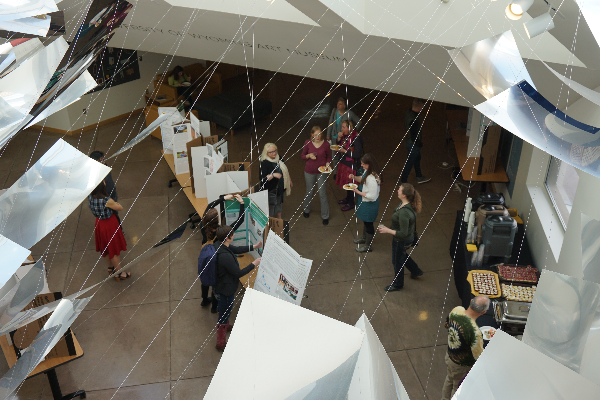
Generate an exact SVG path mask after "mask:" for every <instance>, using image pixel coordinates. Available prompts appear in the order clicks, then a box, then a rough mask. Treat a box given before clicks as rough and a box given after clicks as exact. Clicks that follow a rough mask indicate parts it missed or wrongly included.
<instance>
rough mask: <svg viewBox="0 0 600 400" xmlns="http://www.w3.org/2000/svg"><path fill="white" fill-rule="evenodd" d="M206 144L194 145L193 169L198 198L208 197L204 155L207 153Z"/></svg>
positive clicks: (192, 151) (192, 154) (192, 152)
mask: <svg viewBox="0 0 600 400" xmlns="http://www.w3.org/2000/svg"><path fill="white" fill-rule="evenodd" d="M206 151H207V149H206V146H197V147H192V149H191V154H188V155H189V156H191V157H192V170H191V171H190V173H191V174H193V176H194V193H195V195H196V198H204V197H206V179H205V178H204V156H205V155H206Z"/></svg>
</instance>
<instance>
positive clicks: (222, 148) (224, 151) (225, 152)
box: [215, 139, 229, 162]
mask: <svg viewBox="0 0 600 400" xmlns="http://www.w3.org/2000/svg"><path fill="white" fill-rule="evenodd" d="M215 147H216V148H217V150H218V152H219V153H221V155H222V156H223V159H224V160H225V162H229V149H228V147H227V140H225V139H221V140H219V142H218V143H216V144H215Z"/></svg>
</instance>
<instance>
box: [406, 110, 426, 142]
mask: <svg viewBox="0 0 600 400" xmlns="http://www.w3.org/2000/svg"><path fill="white" fill-rule="evenodd" d="M418 116H419V113H418V112H415V111H413V110H412V109H410V110H408V111H407V112H406V113H405V114H404V130H405V131H407V132H408V135H407V136H406V143H408V144H413V143H414V144H415V145H416V146H417V147H423V142H422V141H421V133H422V132H421V121H419V118H418ZM413 121H414V123H413Z"/></svg>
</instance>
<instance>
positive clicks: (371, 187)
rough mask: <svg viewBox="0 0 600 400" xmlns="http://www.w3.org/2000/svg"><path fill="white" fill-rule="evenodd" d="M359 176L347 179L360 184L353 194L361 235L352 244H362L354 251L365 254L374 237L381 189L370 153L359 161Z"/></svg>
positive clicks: (379, 177) (378, 174) (375, 161)
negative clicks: (360, 223) (360, 225)
mask: <svg viewBox="0 0 600 400" xmlns="http://www.w3.org/2000/svg"><path fill="white" fill-rule="evenodd" d="M360 167H361V168H360V170H359V174H360V176H354V175H352V174H350V175H349V176H348V178H349V179H351V180H355V181H356V182H358V183H360V186H359V187H358V189H354V190H353V192H354V193H356V194H357V195H358V199H357V201H356V216H357V217H358V219H360V220H361V221H362V222H363V224H364V227H363V234H362V236H361V237H359V238H357V239H354V243H356V244H362V246H360V247H358V248H357V249H356V251H358V252H359V253H366V252H369V251H372V248H371V244H372V243H373V237H374V236H375V227H374V226H373V222H375V220H376V219H377V212H378V211H379V190H380V188H381V173H380V170H379V165H378V164H377V160H375V157H373V155H372V154H371V153H367V154H365V155H364V156H362V158H361V159H360Z"/></svg>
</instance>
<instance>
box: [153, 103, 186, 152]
mask: <svg viewBox="0 0 600 400" xmlns="http://www.w3.org/2000/svg"><path fill="white" fill-rule="evenodd" d="M167 113H168V114H171V116H170V117H169V118H167V119H166V120H165V122H163V123H162V124H160V134H161V136H162V142H163V150H164V152H165V154H173V125H176V124H179V123H181V122H182V121H183V116H182V115H181V113H180V112H177V107H158V116H159V117H160V116H161V115H163V114H167Z"/></svg>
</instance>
